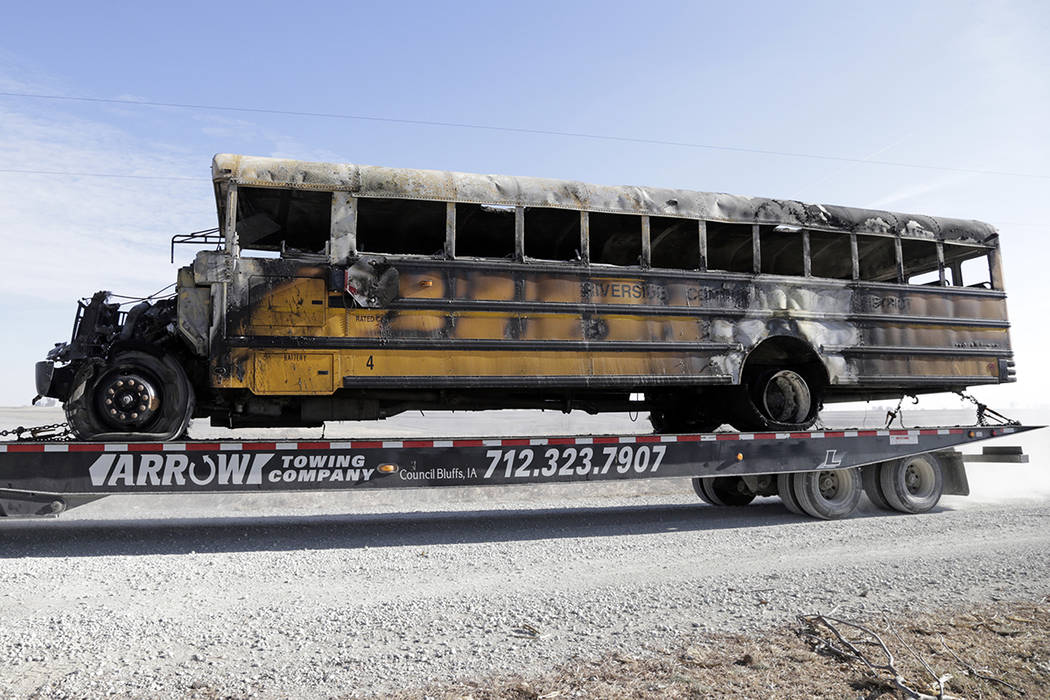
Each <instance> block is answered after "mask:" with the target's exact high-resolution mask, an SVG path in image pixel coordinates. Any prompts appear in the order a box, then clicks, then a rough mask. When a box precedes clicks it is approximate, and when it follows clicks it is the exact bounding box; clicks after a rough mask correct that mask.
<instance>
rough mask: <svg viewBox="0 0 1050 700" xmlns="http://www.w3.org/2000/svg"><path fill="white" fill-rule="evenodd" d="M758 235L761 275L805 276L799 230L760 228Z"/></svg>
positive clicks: (803, 252) (775, 227)
mask: <svg viewBox="0 0 1050 700" xmlns="http://www.w3.org/2000/svg"><path fill="white" fill-rule="evenodd" d="M778 228H781V230H777V229H778ZM758 235H759V250H760V251H761V256H760V259H761V263H762V272H763V273H765V274H767V275H794V276H796V277H801V276H802V275H803V274H805V251H804V248H803V242H802V236H803V233H802V231H801V230H800V229H798V228H795V227H783V228H782V227H777V226H760V227H759V234H758Z"/></svg>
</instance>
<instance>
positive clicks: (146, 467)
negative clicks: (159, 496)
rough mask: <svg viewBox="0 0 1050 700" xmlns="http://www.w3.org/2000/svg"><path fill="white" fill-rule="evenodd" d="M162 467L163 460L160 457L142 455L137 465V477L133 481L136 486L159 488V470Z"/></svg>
mask: <svg viewBox="0 0 1050 700" xmlns="http://www.w3.org/2000/svg"><path fill="white" fill-rule="evenodd" d="M163 466H164V458H163V457H161V456H160V455H142V462H141V463H140V464H139V476H138V478H137V479H135V484H136V485H137V486H146V485H147V484H148V485H149V486H159V485H160V470H161V467H163Z"/></svg>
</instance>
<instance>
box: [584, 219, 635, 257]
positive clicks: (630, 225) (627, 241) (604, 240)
mask: <svg viewBox="0 0 1050 700" xmlns="http://www.w3.org/2000/svg"><path fill="white" fill-rule="evenodd" d="M589 219H590V223H589V224H588V229H589V232H590V239H591V262H592V263H600V264H604V265H629V266H637V265H641V263H642V217H640V216H634V215H631V214H607V213H605V212H591V213H590V215H589Z"/></svg>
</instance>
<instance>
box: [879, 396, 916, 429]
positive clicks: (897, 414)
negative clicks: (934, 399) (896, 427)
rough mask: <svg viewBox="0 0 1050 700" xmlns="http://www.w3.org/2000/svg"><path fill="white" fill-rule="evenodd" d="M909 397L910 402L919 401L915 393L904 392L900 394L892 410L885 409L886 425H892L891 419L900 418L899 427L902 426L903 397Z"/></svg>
mask: <svg viewBox="0 0 1050 700" xmlns="http://www.w3.org/2000/svg"><path fill="white" fill-rule="evenodd" d="M908 397H911V402H912V404H917V403H919V397H918V396H916V395H915V394H904V395H903V396H901V398H900V401H898V402H897V408H895V409H893V410H892V411H886V427H887V428H888V427H890V426H891V425H893V421H895V420H897V419H900V422H901V427H902V428H903V427H904V418H902V417H901V410H902V407H903V405H904V399H906V398H908Z"/></svg>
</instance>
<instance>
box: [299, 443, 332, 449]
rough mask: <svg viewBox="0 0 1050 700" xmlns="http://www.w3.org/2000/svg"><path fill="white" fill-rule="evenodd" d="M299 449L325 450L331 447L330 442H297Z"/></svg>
mask: <svg viewBox="0 0 1050 700" xmlns="http://www.w3.org/2000/svg"><path fill="white" fill-rule="evenodd" d="M296 445H297V446H298V447H299V449H300V450H327V449H328V448H329V447H331V445H332V443H330V442H297V443H296Z"/></svg>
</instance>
